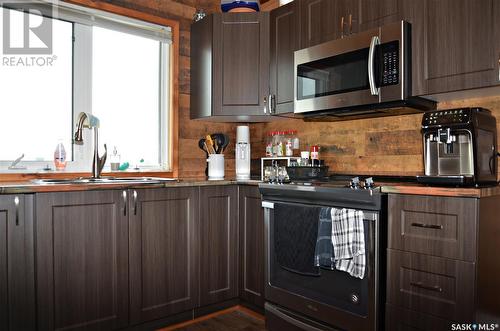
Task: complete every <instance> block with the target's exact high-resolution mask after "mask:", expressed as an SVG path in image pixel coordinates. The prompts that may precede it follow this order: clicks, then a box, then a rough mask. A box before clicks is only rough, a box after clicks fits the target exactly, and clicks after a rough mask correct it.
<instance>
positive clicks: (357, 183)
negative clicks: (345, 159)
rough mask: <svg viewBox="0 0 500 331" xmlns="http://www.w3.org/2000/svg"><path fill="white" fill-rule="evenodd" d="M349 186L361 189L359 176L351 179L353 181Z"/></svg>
mask: <svg viewBox="0 0 500 331" xmlns="http://www.w3.org/2000/svg"><path fill="white" fill-rule="evenodd" d="M349 186H350V187H351V188H352V189H353V190H357V189H359V177H354V178H352V179H351V183H350V184H349Z"/></svg>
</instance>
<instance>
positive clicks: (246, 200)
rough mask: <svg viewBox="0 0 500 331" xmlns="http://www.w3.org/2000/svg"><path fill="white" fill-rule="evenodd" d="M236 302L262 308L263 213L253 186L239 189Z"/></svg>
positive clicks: (258, 193) (257, 189)
mask: <svg viewBox="0 0 500 331" xmlns="http://www.w3.org/2000/svg"><path fill="white" fill-rule="evenodd" d="M239 212H240V217H239V219H240V263H241V265H240V298H242V299H243V300H245V301H248V302H250V303H253V304H254V305H257V306H260V307H262V308H264V261H265V256H264V210H263V208H262V200H261V196H260V192H259V188H258V187H257V186H244V185H242V186H240V187H239Z"/></svg>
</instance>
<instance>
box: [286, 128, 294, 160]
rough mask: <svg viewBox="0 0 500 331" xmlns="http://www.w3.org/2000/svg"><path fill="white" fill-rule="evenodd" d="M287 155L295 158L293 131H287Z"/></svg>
mask: <svg viewBox="0 0 500 331" xmlns="http://www.w3.org/2000/svg"><path fill="white" fill-rule="evenodd" d="M285 155H286V156H293V131H292V130H288V131H285Z"/></svg>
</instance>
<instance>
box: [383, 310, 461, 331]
mask: <svg viewBox="0 0 500 331" xmlns="http://www.w3.org/2000/svg"><path fill="white" fill-rule="evenodd" d="M385 316H386V318H385V330H387V331H442V330H451V322H450V321H447V320H444V319H441V318H437V317H433V316H430V315H427V314H422V313H419V312H416V311H411V310H407V309H402V308H398V307H394V306H392V305H389V304H388V305H386V315H385Z"/></svg>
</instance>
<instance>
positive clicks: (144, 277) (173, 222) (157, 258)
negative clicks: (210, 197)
mask: <svg viewBox="0 0 500 331" xmlns="http://www.w3.org/2000/svg"><path fill="white" fill-rule="evenodd" d="M198 192H199V189H198V188H197V187H183V188H162V189H141V190H130V191H129V196H130V199H129V210H130V217H129V229H130V259H129V263H130V322H131V323H132V324H138V323H141V322H145V321H149V320H153V319H158V318H162V317H166V316H169V315H172V314H175V313H179V312H182V311H187V310H190V309H193V308H195V307H196V306H197V305H198V275H199V272H198V254H197V252H198V245H197V244H198V240H197V238H198V232H197V231H198V228H199V226H198V225H199V224H198Z"/></svg>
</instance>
